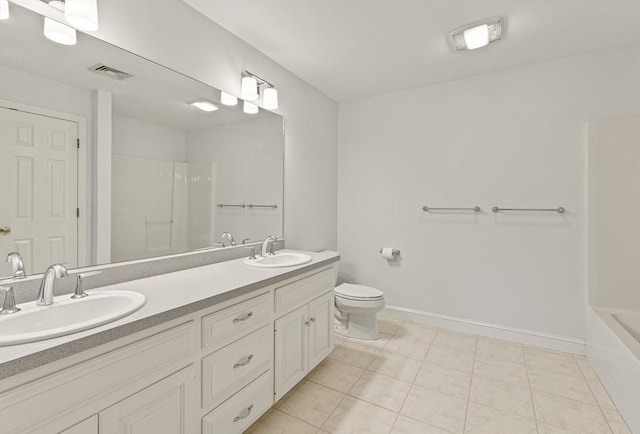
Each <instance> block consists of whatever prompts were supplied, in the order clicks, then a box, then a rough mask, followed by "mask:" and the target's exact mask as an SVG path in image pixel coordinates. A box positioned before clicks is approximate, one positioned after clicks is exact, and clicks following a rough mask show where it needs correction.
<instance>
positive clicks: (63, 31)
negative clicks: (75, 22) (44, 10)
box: [44, 0, 77, 45]
mask: <svg viewBox="0 0 640 434" xmlns="http://www.w3.org/2000/svg"><path fill="white" fill-rule="evenodd" d="M49 5H50V6H53V7H54V8H56V9H58V10H60V11H64V9H65V4H64V2H62V1H58V0H54V1H51V2H49ZM44 36H46V38H47V39H49V40H51V41H53V42H56V43H58V44H62V45H76V42H77V39H76V38H77V37H76V29H74V28H71V27H69V26H67V25H66V24H62V23H59V22H57V21H56V20H52V19H51V18H49V17H44Z"/></svg>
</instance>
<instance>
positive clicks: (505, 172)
mask: <svg viewBox="0 0 640 434" xmlns="http://www.w3.org/2000/svg"><path fill="white" fill-rule="evenodd" d="M639 56H640V51H638V50H637V49H636V50H631V49H627V50H616V51H610V52H600V53H595V54H590V55H583V56H579V57H573V58H568V59H563V60H560V61H555V62H550V63H544V64H537V65H531V66H528V67H523V68H518V69H510V70H505V71H500V72H496V73H492V74H487V75H483V76H477V77H472V78H468V79H464V80H458V81H452V82H447V83H442V84H437V85H433V86H428V87H423V88H418V89H412V90H408V91H404V92H397V93H392V94H387V95H381V96H377V97H373V98H368V99H362V100H357V101H352V102H348V103H344V104H340V114H339V126H340V128H339V133H340V135H339V152H338V161H339V164H338V193H339V194H338V211H339V213H338V221H339V236H338V240H339V242H338V248H339V251H340V252H341V255H342V261H341V277H342V279H344V280H348V281H355V282H358V283H362V284H367V285H372V286H376V287H378V288H380V289H382V290H383V291H384V292H385V297H386V299H387V303H388V304H390V305H396V306H401V307H406V308H413V309H417V310H422V311H427V312H433V313H438V314H441V315H449V316H454V317H461V318H465V319H469V320H476V321H484V322H488V323H494V324H498V325H503V326H510V327H516V328H522V329H529V330H534V331H538V332H543V333H548V334H554V335H560V336H565V337H570V338H577V339H583V338H584V323H585V318H584V317H585V309H586V254H585V251H586V246H585V244H586V240H585V238H586V237H585V231H586V221H585V219H586V201H585V196H586V126H585V121H587V120H588V119H598V118H603V117H611V116H621V115H627V114H629V113H632V112H634V111H635V112H636V113H637V111H638V109H639V106H638V101H640V83H639V80H638V77H639V76H640V62H638V61H637V59H638V58H639ZM422 205H429V206H434V207H435V206H444V207H447V206H452V207H455V206H465V207H466V206H474V205H480V206H481V207H482V208H483V211H482V213H481V214H480V215H478V216H476V215H473V214H472V213H471V214H469V213H467V214H458V215H453V214H442V215H436V214H427V213H424V212H422V211H421V207H422ZM493 205H499V206H502V207H545V208H546V207H557V206H564V207H565V208H566V209H567V210H568V212H567V213H566V214H564V215H558V214H555V213H553V214H517V215H515V214H513V215H512V214H506V213H505V214H497V215H495V214H493V213H492V212H491V207H492V206H493ZM383 246H393V247H397V248H399V249H401V250H402V259H401V260H400V261H399V263H397V264H394V265H388V264H387V263H386V261H385V260H383V259H381V258H380V256H379V254H378V250H379V249H380V248H381V247H383Z"/></svg>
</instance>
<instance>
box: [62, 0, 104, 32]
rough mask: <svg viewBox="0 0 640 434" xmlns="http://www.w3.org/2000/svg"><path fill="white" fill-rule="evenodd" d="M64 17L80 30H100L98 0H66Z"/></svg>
mask: <svg viewBox="0 0 640 434" xmlns="http://www.w3.org/2000/svg"><path fill="white" fill-rule="evenodd" d="M65 3H66V5H65V10H64V19H65V20H67V22H68V23H69V24H71V25H72V26H73V27H75V28H76V29H78V30H82V31H84V32H95V31H96V30H98V2H97V0H66V2H65Z"/></svg>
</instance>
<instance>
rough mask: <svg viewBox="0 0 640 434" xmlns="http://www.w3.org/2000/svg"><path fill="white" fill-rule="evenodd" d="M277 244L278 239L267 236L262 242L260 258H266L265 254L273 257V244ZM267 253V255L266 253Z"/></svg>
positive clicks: (273, 236)
mask: <svg viewBox="0 0 640 434" xmlns="http://www.w3.org/2000/svg"><path fill="white" fill-rule="evenodd" d="M277 242H278V237H276V236H275V235H269V236H268V237H267V238H265V239H264V241H263V242H262V251H261V253H260V254H261V255H262V256H267V254H269V255H275V252H274V251H273V243H277ZM267 251H268V252H269V253H267Z"/></svg>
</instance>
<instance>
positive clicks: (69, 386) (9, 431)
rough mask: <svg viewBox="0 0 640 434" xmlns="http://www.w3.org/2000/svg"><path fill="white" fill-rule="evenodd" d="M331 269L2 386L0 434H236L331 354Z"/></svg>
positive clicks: (25, 374) (271, 286)
mask: <svg viewBox="0 0 640 434" xmlns="http://www.w3.org/2000/svg"><path fill="white" fill-rule="evenodd" d="M336 270H337V267H336V265H335V264H330V265H327V266H324V267H322V268H316V269H315V270H312V271H308V272H306V273H304V274H299V275H297V276H295V277H292V278H289V279H286V280H283V281H281V282H279V283H271V284H267V285H264V286H262V287H258V288H257V289H255V290H253V291H251V292H248V293H245V294H244V295H240V296H236V297H234V298H230V299H227V300H225V301H223V302H220V303H218V304H215V305H213V306H210V307H208V308H205V309H202V310H199V311H196V312H193V313H190V314H187V315H184V316H182V317H179V318H174V319H172V320H169V321H167V322H165V323H160V324H159V325H155V326H153V327H151V328H148V329H144V330H141V331H139V332H137V333H134V334H131V335H128V336H125V337H123V338H120V339H117V340H113V341H110V342H108V343H106V344H103V345H99V346H96V347H94V348H91V349H89V350H87V351H83V352H78V353H76V354H72V355H70V356H68V357H66V358H62V359H60V360H57V361H56V362H53V363H50V364H45V365H43V366H41V367H39V368H35V369H32V370H28V371H25V372H23V373H21V374H18V375H16V376H14V377H9V378H7V379H5V380H2V381H0V434H54V433H57V434H125V433H126V434H165V433H167V434H169V433H170V434H196V433H201V434H240V433H242V432H243V431H245V430H246V429H247V428H248V427H249V426H250V425H251V424H252V423H253V422H255V421H256V420H257V419H258V418H259V417H260V416H261V415H263V414H264V413H265V412H266V411H267V410H268V409H269V408H270V407H271V406H272V405H273V403H274V396H275V400H277V399H279V398H280V397H281V396H282V395H283V394H284V393H286V392H287V391H288V390H290V389H291V388H292V387H294V386H295V385H296V383H298V382H299V381H300V380H301V379H302V378H303V377H304V376H305V375H306V374H307V373H308V372H309V371H310V370H311V369H313V368H314V367H315V366H316V365H317V364H318V363H320V362H321V361H322V360H323V359H324V358H325V357H326V356H327V355H328V354H329V353H330V352H331V351H332V350H333V306H334V301H333V288H334V284H335V279H336V274H337V272H336Z"/></svg>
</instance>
